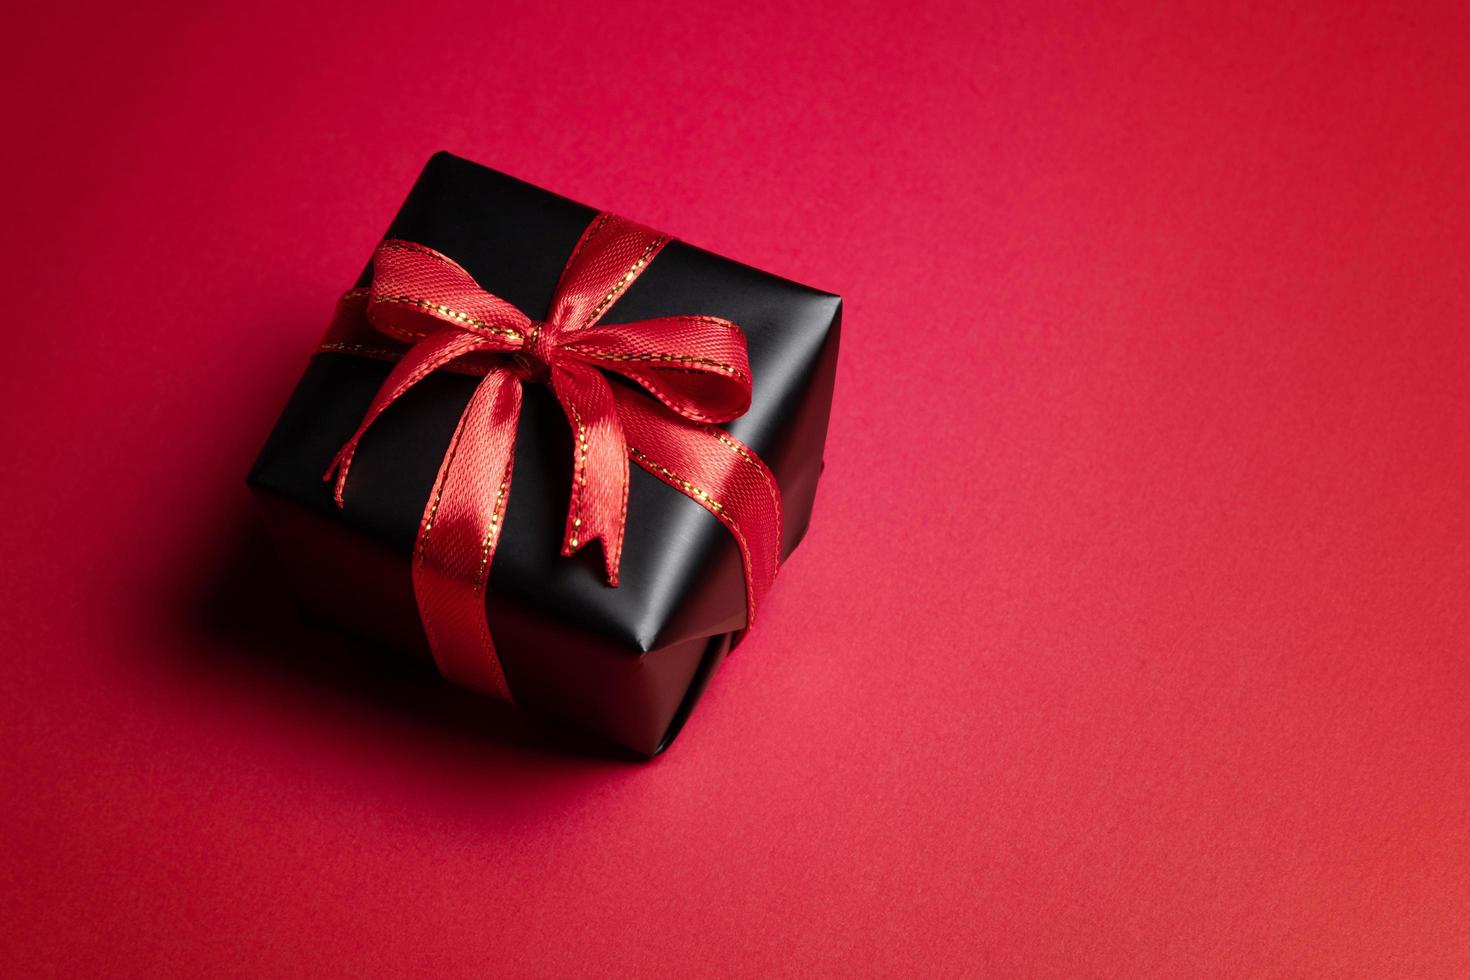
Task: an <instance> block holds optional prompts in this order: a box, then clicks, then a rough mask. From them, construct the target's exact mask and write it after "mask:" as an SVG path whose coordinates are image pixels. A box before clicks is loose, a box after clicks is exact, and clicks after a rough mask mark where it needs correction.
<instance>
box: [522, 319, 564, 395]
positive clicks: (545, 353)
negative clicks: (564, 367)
mask: <svg viewBox="0 0 1470 980" xmlns="http://www.w3.org/2000/svg"><path fill="white" fill-rule="evenodd" d="M556 334H557V330H556V325H555V324H550V323H544V322H542V321H540V320H533V321H532V322H531V327H530V332H529V333H527V335H526V344H525V346H524V347H522V348H521V352H520V354H519V358H520V364H521V370H522V371H524V372H525V375H524V377H525V380H527V381H540V382H545V381H547V380H548V379H550V377H551V365H552V364H553V363H554V360H555V357H556Z"/></svg>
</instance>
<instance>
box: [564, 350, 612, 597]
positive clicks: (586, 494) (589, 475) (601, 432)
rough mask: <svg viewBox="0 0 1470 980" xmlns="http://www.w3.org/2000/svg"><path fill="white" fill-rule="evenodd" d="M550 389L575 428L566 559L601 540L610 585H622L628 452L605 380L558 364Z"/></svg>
mask: <svg viewBox="0 0 1470 980" xmlns="http://www.w3.org/2000/svg"><path fill="white" fill-rule="evenodd" d="M551 386H552V389H553V390H554V391H555V392H556V398H557V401H559V402H561V407H562V411H564V412H565V413H566V416H567V422H568V424H569V425H570V426H571V429H572V493H571V500H570V502H569V504H568V507H567V524H566V530H565V532H564V533H563V535H562V550H561V553H562V554H563V555H572V554H575V553H576V552H577V551H578V550H580V549H581V548H583V547H585V546H586V545H587V544H589V543H590V542H592V541H601V542H602V557H603V563H604V565H605V566H606V572H607V581H608V584H609V585H613V586H616V585H617V584H618V565H619V563H620V562H621V560H622V555H623V529H624V528H625V527H626V526H627V519H628V450H627V443H626V442H625V441H624V439H623V427H622V425H621V424H620V423H619V421H618V408H617V400H616V399H615V398H614V397H613V392H612V385H610V384H608V381H607V378H605V377H603V376H602V373H601V372H600V371H597V370H595V369H593V368H591V367H588V366H587V365H584V364H576V363H563V364H558V365H556V366H555V367H554V368H552V371H551Z"/></svg>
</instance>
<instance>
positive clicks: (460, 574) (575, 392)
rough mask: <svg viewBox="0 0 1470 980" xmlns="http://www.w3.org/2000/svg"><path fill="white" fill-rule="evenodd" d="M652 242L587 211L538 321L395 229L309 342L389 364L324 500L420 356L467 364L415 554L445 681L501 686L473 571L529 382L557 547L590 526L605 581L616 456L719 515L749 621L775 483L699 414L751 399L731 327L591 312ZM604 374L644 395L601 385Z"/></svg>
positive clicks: (485, 555) (767, 557) (777, 533)
mask: <svg viewBox="0 0 1470 980" xmlns="http://www.w3.org/2000/svg"><path fill="white" fill-rule="evenodd" d="M667 241H668V239H666V238H665V237H663V236H661V235H659V234H657V233H655V232H653V231H651V230H649V229H647V228H645V227H643V226H641V225H637V224H634V223H633V222H631V221H627V220H624V219H622V218H618V217H616V216H614V215H610V214H599V215H598V216H597V217H596V219H594V220H593V222H592V223H591V224H590V225H589V226H588V227H587V230H586V231H584V232H583V233H582V237H581V239H580V240H579V241H578V242H577V246H576V248H575V249H574V250H573V251H572V255H571V257H570V258H569V259H568V260H567V264H566V268H564V269H563V270H562V274H561V279H560V281H559V282H558V283H557V287H556V291H555V293H554V294H553V296H552V300H551V303H550V306H549V308H548V312H547V316H546V318H545V319H544V320H532V319H531V318H530V317H528V316H527V315H526V314H524V313H522V312H521V311H520V310H518V309H516V307H515V306H513V305H511V304H510V303H507V302H506V301H505V300H503V299H500V298H499V297H497V296H493V295H491V294H490V293H488V292H486V291H485V290H483V289H481V288H480V286H479V284H478V283H476V282H475V280H474V278H473V277H471V276H470V274H469V273H468V272H466V271H465V270H464V269H463V268H461V267H460V266H459V264H458V263H456V262H455V261H454V260H453V259H451V258H449V257H448V256H446V255H442V254H440V253H439V252H436V251H434V250H433V249H431V248H426V247H425V246H423V245H418V244H415V243H413V242H405V241H396V240H390V241H385V242H383V243H382V244H381V245H379V246H378V250H377V252H376V253H375V254H374V256H373V281H372V285H371V287H369V288H368V289H366V290H353V291H351V292H349V293H347V294H346V295H344V296H343V297H342V300H341V302H340V303H339V304H338V309H337V316H336V317H335V318H334V320H333V323H332V327H331V329H330V330H329V331H328V334H327V338H326V341H325V342H324V343H323V344H322V349H323V350H326V351H337V352H342V353H348V354H356V355H360V356H368V357H380V358H385V359H391V360H396V361H397V363H396V364H395V365H394V366H393V370H392V371H391V372H390V373H389V375H388V378H387V380H385V381H384V382H383V385H382V387H381V388H380V389H379V390H378V393H377V395H376V396H375V397H374V398H373V401H372V403H371V404H370V405H369V406H368V409H367V412H366V413H365V414H364V415H363V418H362V423H361V424H360V425H359V426H358V428H357V431H356V432H354V433H353V435H352V437H351V438H350V439H348V440H347V442H346V443H345V444H344V445H343V446H342V448H341V449H340V450H339V451H338V452H337V455H336V457H335V458H334V459H333V460H332V463H331V466H330V467H329V468H328V470H327V473H326V475H325V479H327V480H332V479H334V478H335V496H336V500H337V504H338V506H341V505H342V494H343V490H344V488H345V486H346V483H347V474H348V471H349V470H350V468H351V466H352V457H353V454H354V453H355V452H356V450H357V446H358V443H359V442H360V441H361V439H362V437H363V434H364V433H365V432H366V431H367V430H368V429H369V428H370V427H371V426H372V424H373V422H374V421H375V420H376V419H377V418H378V416H379V415H381V414H382V413H383V411H384V410H386V409H387V408H388V407H389V406H390V405H392V404H393V402H394V401H396V400H397V399H398V398H399V397H400V396H401V395H403V393H404V392H406V391H408V389H410V388H412V387H413V386H414V385H415V384H417V383H418V382H419V381H421V380H423V379H424V378H425V377H427V376H428V375H429V374H430V373H432V372H434V371H436V370H441V369H443V370H450V371H456V372H462V373H470V374H475V375H481V376H483V380H482V381H481V382H480V383H479V385H478V386H477V387H476V389H475V392H474V395H473V396H472V397H471V398H470V402H469V405H468V406H467V407H466V408H465V410H464V414H463V415H461V417H460V420H459V425H458V426H457V427H456V429H455V431H454V435H453V437H452V438H451V439H450V442H449V447H448V449H447V450H446V452H445V454H444V460H443V462H442V463H441V464H440V466H439V474H438V477H437V478H436V479H435V481H434V487H433V490H432V491H431V493H430V495H429V500H428V502H427V504H426V505H425V508H424V515H423V519H422V520H421V521H420V523H419V533H418V540H417V542H416V543H415V546H414V556H413V585H414V595H415V597H416V598H417V600H418V606H419V613H420V615H421V617H422V618H423V623H424V631H425V633H426V634H427V636H428V639H429V646H430V648H431V649H432V650H433V653H434V659H435V661H436V662H437V663H438V665H439V670H440V671H441V672H442V673H443V674H444V676H445V677H447V678H449V679H450V680H452V681H454V682H456V683H458V684H462V685H464V686H466V687H471V688H475V689H477V690H481V691H484V692H486V693H490V694H494V695H497V696H499V697H501V698H504V699H505V700H511V694H510V689H509V688H508V687H507V685H506V681H505V674H504V672H503V671H502V670H501V666H500V659H499V657H498V656H497V655H496V652H495V643H494V641H493V640H492V639H491V636H490V628H489V624H488V623H487V622H486V619H485V586H486V582H487V581H488V579H489V575H490V564H491V561H492V559H493V558H494V556H495V545H496V542H497V540H498V538H499V535H500V528H501V524H502V522H503V521H504V518H505V505H506V501H507V499H508V498H509V496H510V488H511V469H512V464H513V463H514V459H515V439H516V425H517V421H518V420H519V418H520V411H521V385H522V384H524V383H525V382H527V381H534V382H539V383H544V384H548V385H550V386H551V389H552V391H553V392H554V393H555V395H556V398H557V401H559V402H560V403H561V406H562V410H563V411H564V412H565V413H566V417H567V423H568V425H569V426H570V427H571V430H572V436H573V447H572V466H571V474H572V478H571V492H570V503H569V506H568V509H567V521H566V530H565V533H564V534H563V536H562V549H561V553H562V554H563V555H572V554H575V553H576V552H577V551H578V550H579V549H581V548H583V547H585V546H586V545H587V544H589V543H590V542H592V541H600V542H601V544H602V554H603V559H604V564H605V568H606V574H607V581H608V584H609V585H612V586H616V585H617V582H618V565H619V559H620V557H621V554H622V547H623V532H624V525H625V524H626V521H627V505H628V461H629V460H630V459H631V460H632V461H633V462H635V463H637V464H638V465H639V466H641V467H643V468H644V469H645V470H647V471H648V472H649V473H652V474H653V475H654V476H656V477H658V478H659V479H660V480H662V481H663V482H664V483H666V484H668V485H669V486H671V487H673V488H674V489H675V490H678V491H679V492H680V493H682V494H684V495H685V496H687V497H689V498H690V499H691V500H693V501H695V502H696V503H698V504H699V505H700V506H702V507H704V508H705V509H706V510H708V511H709V512H710V513H711V514H713V515H714V516H715V517H717V518H718V519H719V520H720V521H721V522H722V523H723V524H724V525H725V527H726V528H728V529H729V531H730V533H731V534H732V535H733V536H734V538H735V540H736V542H737V543H738V544H739V546H740V556H741V560H742V562H743V564H744V569H745V589H746V622H747V626H748V625H750V624H752V623H754V622H755V612H756V608H757V606H759V604H760V602H761V600H762V599H763V598H764V597H765V594H766V592H767V590H769V588H770V586H771V582H772V580H773V579H774V578H775V576H776V571H777V569H778V567H779V563H780V556H781V495H780V490H779V489H778V488H777V486H776V481H775V478H774V477H773V476H772V475H771V472H770V470H769V469H768V468H767V467H766V465H765V463H763V462H762V461H761V460H760V458H759V457H757V456H756V455H755V453H753V452H752V451H751V450H750V449H749V448H748V447H746V446H745V445H744V444H742V443H741V442H740V441H739V440H737V439H735V438H734V437H733V436H731V435H730V434H729V433H727V432H725V431H723V430H721V429H719V428H717V427H716V425H715V424H716V423H720V422H728V421H729V420H731V419H733V418H736V417H738V416H740V415H741V414H743V413H744V412H745V410H746V409H747V408H749V407H750V392H751V380H750V364H749V361H748V359H747V356H746V351H745V336H744V335H743V334H742V333H741V332H740V330H739V328H737V327H736V326H735V325H734V324H732V323H730V322H729V321H727V320H722V319H720V318H718V317H711V316H671V317H660V318H658V319H653V320H642V321H639V322H637V323H619V324H615V325H603V326H600V325H599V322H600V321H601V319H602V318H603V316H604V315H605V314H606V313H607V312H608V310H609V309H610V308H611V307H612V306H613V305H614V304H615V303H616V302H617V300H618V297H619V296H621V295H622V294H623V292H624V291H626V290H627V288H628V287H629V286H630V285H632V283H633V281H634V280H636V279H637V278H638V276H639V275H641V274H642V273H643V272H644V270H646V269H647V268H648V266H649V263H651V262H652V261H653V260H654V259H655V258H656V257H657V256H658V253H659V251H660V250H661V249H662V248H663V247H664V245H665V244H666V243H667ZM604 371H613V372H616V373H618V374H621V375H623V376H624V377H625V378H628V379H629V380H631V381H633V382H635V383H636V384H638V385H639V386H641V387H642V388H643V389H644V390H645V391H646V392H647V394H643V393H640V392H638V391H637V390H635V389H633V388H630V387H628V386H625V385H614V384H610V383H609V381H608V379H607V378H606V377H605V376H604V375H603V372H604ZM650 395H651V396H652V397H651V398H650V397H649V396H650Z"/></svg>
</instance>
